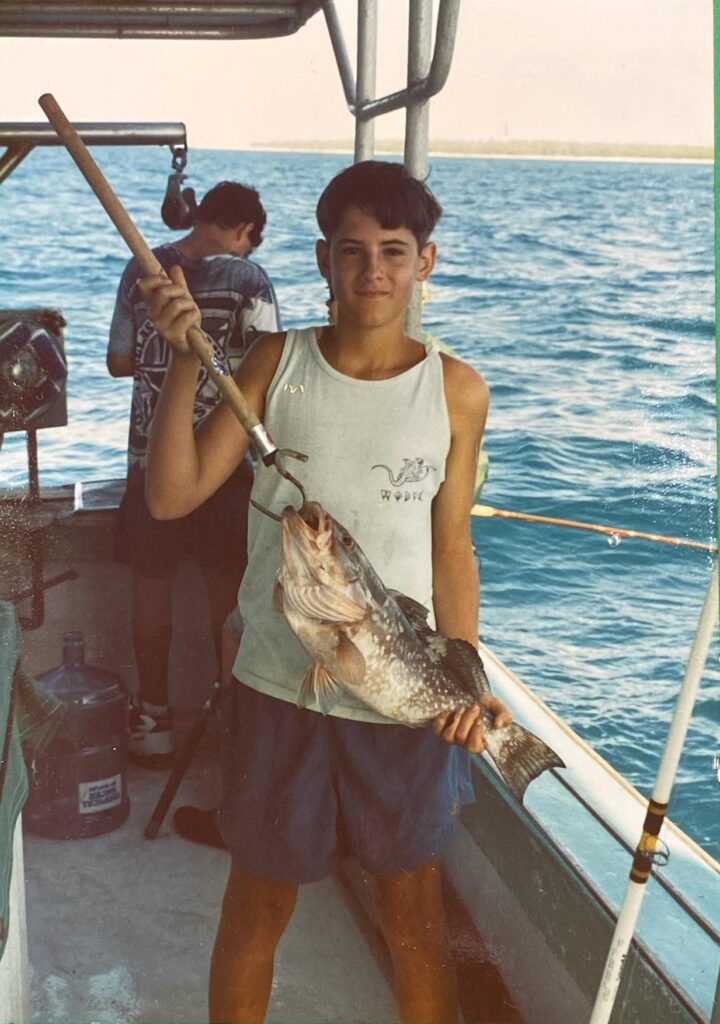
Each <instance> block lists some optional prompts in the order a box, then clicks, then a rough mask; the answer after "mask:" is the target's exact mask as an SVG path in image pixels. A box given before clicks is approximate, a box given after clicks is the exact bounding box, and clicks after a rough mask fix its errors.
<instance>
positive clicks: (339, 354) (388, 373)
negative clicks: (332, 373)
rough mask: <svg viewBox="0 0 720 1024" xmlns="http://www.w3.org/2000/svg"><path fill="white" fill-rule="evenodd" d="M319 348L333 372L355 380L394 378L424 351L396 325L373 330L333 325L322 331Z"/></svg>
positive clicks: (413, 362)
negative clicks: (335, 371)
mask: <svg viewBox="0 0 720 1024" xmlns="http://www.w3.org/2000/svg"><path fill="white" fill-rule="evenodd" d="M319 345H320V350H321V352H322V354H323V356H324V357H325V359H326V360H327V361H328V362H329V363H330V365H331V366H332V367H333V368H334V369H335V370H337V371H338V372H339V373H342V374H345V376H347V377H355V378H357V379H358V380H385V379H387V378H389V377H396V376H398V374H400V373H404V372H405V371H406V370H409V369H411V368H412V367H413V366H415V365H416V364H417V363H419V362H421V361H422V360H423V359H424V358H425V352H426V350H425V346H424V345H423V344H422V343H421V342H419V341H415V339H414V338H410V337H409V336H408V335H407V334H406V333H405V329H404V325H403V324H400V323H397V324H388V325H383V326H382V327H377V328H367V327H352V326H349V325H345V324H342V323H340V324H333V325H332V326H331V327H326V328H324V329H323V332H322V335H321V337H320V340H319Z"/></svg>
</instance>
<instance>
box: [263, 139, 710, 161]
mask: <svg viewBox="0 0 720 1024" xmlns="http://www.w3.org/2000/svg"><path fill="white" fill-rule="evenodd" d="M248 148H249V149H250V150H253V151H259V152H288V153H290V152H292V153H328V154H338V155H340V154H342V155H346V154H348V153H352V152H353V144H352V142H350V141H346V140H331V141H313V142H308V141H302V140H284V141H281V142H254V143H251V144H250V146H249V147H248ZM375 151H376V153H377V154H378V155H380V154H383V155H388V156H389V155H393V156H397V155H402V152H403V146H402V143H400V142H397V141H388V140H379V141H378V142H377V143H376V145H375ZM429 155H430V156H431V157H433V156H434V157H442V156H447V157H456V158H457V157H460V158H472V157H475V158H478V157H480V158H487V159H492V160H587V161H602V162H608V163H623V162H632V163H712V161H713V150H712V147H711V146H651V145H644V144H637V145H631V144H628V145H623V144H620V143H618V144H610V143H606V144H604V143H580V142H577V143H573V142H546V141H540V142H537V141H517V142H499V141H497V140H489V141H487V142H453V141H447V142H442V141H440V142H431V143H430V147H429Z"/></svg>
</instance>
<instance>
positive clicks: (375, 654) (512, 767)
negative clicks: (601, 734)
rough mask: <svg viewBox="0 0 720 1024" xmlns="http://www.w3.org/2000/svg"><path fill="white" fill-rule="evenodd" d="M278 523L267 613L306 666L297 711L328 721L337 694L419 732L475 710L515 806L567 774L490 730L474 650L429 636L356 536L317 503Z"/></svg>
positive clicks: (556, 762) (523, 736)
mask: <svg viewBox="0 0 720 1024" xmlns="http://www.w3.org/2000/svg"><path fill="white" fill-rule="evenodd" d="M280 522H281V534H282V541H281V543H282V556H281V562H280V568H279V570H278V572H277V575H276V577H275V581H274V586H273V606H274V607H275V608H276V609H277V610H278V611H279V612H281V613H282V614H283V615H284V616H285V619H286V621H287V623H288V625H289V627H290V629H291V630H292V632H293V633H294V634H295V636H296V637H297V639H298V640H299V641H300V643H301V644H302V646H303V648H304V649H305V651H306V652H307V654H308V655H309V657H310V658H311V659H312V664H311V665H310V667H309V668H308V670H307V672H306V674H305V676H304V677H303V679H302V682H301V683H300V687H299V691H298V697H297V703H298V705H299V706H300V707H308V706H309V705H311V704H315V705H317V706H319V709H320V710H321V711H322V712H323V714H328V713H329V712H331V711H332V709H333V707H334V706H335V705H336V703H337V701H338V700H339V698H340V697H341V696H342V694H343V691H345V692H347V693H349V694H352V695H353V696H355V697H356V698H359V699H360V700H361V701H362V702H363V703H364V704H366V705H367V706H368V707H369V708H372V709H373V710H375V711H377V712H379V713H380V714H381V715H384V716H385V717H387V718H390V719H392V720H394V721H396V722H399V723H401V724H403V725H406V726H409V727H411V728H421V727H423V726H427V725H428V724H429V723H430V722H431V721H432V720H433V719H434V718H435V716H436V715H439V714H441V713H443V712H447V711H451V710H454V709H455V708H457V707H460V706H466V707H468V706H472V705H474V704H478V703H479V705H480V709H481V716H482V720H483V722H484V724H485V733H484V742H485V749H486V751H487V753H488V754H489V755H490V757H491V758H492V760H493V761H494V763H495V766H496V768H497V770H498V772H499V774H500V776H501V777H502V779H503V780H504V782H505V784H506V785H507V787H508V788H509V790H510V791H511V792H512V793H513V794H514V795H515V796H516V797H517V799H518V800H519V801H520V803H522V801H523V796H524V794H525V790H526V788H527V786H528V785H529V783H530V782H532V780H533V779H535V778H537V777H538V776H539V775H540V774H541V773H542V772H543V771H545V770H546V769H548V768H553V767H555V768H564V767H565V765H564V762H563V761H562V760H561V758H560V757H558V755H557V754H556V753H555V751H554V750H552V749H551V748H550V747H549V746H548V745H547V744H546V743H545V742H543V740H541V739H540V738H539V737H537V736H535V735H534V734H533V733H531V732H530V731H529V730H527V729H525V728H524V727H523V726H522V725H519V724H517V723H515V722H513V723H511V724H509V725H504V726H501V727H499V728H497V729H495V728H493V727H492V726H493V720H494V716H493V714H492V713H491V712H490V711H489V710H488V709H487V708H486V707H484V705H483V698H484V697H486V696H487V695H488V694H490V693H491V690H490V684H489V682H488V678H487V675H486V674H485V669H484V667H483V662H482V659H481V657H480V655H479V653H478V651H477V650H476V649H475V647H474V646H473V645H472V644H470V643H468V642H467V641H466V640H461V639H452V638H449V637H447V636H444V635H443V634H442V633H439V632H436V631H435V630H433V629H432V628H431V627H430V625H429V624H428V610H427V608H426V607H425V606H424V605H422V604H420V603H419V602H418V601H415V600H414V599H413V598H411V597H408V596H407V595H404V594H401V593H399V592H398V591H396V590H392V589H388V588H386V587H385V585H384V584H383V582H382V580H381V579H380V577H379V576H378V574H377V573H376V572H375V570H374V569H373V567H372V565H371V564H370V562H369V560H368V559H367V558H366V556H365V555H364V554H363V552H362V549H361V548H360V546H359V545H358V543H357V541H356V540H355V539H354V537H353V536H352V535H351V534H350V533H349V531H348V530H346V529H345V528H344V527H343V526H342V524H341V523H339V522H338V521H337V520H336V519H334V518H333V516H331V515H330V513H329V512H327V511H326V510H325V509H324V508H323V507H322V505H321V504H320V503H319V502H316V501H307V502H303V505H302V507H301V508H300V509H299V510H297V509H295V508H293V507H292V506H290V505H289V506H287V507H286V508H285V509H284V511H283V513H282V515H281V517H280Z"/></svg>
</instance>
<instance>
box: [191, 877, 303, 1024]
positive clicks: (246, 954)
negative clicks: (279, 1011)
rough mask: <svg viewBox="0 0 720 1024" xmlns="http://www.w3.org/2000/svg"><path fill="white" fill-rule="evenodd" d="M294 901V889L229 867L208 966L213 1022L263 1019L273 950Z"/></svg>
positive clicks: (255, 1023)
mask: <svg viewBox="0 0 720 1024" xmlns="http://www.w3.org/2000/svg"><path fill="white" fill-rule="evenodd" d="M296 898H297V886H296V885H286V884H284V883H282V882H271V881H268V880H266V879H263V878H256V877H253V876H252V875H247V874H245V873H244V872H242V871H240V870H239V869H237V868H236V867H234V866H233V867H232V868H231V869H230V877H229V878H228V882H227V887H226V889H225V897H224V899H223V907H222V914H221V916H220V924H219V926H218V931H217V936H216V937H215V946H214V949H213V954H212V962H211V965H210V1022H211V1024H261V1022H262V1021H263V1020H264V1019H265V1013H266V1011H267V1007H268V1002H269V1001H270V989H271V987H272V978H273V966H274V962H275V948H276V946H277V944H278V941H279V940H280V936H281V935H282V933H283V932H284V931H285V926H286V925H287V923H288V921H289V920H290V917H291V915H292V912H293V908H294V906H295V900H296Z"/></svg>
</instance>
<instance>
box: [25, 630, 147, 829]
mask: <svg viewBox="0 0 720 1024" xmlns="http://www.w3.org/2000/svg"><path fill="white" fill-rule="evenodd" d="M36 681H37V682H38V683H39V685H40V686H42V687H43V688H44V689H46V690H47V691H48V692H49V693H51V694H53V696H54V697H57V698H58V699H59V700H61V701H62V702H63V704H64V705H65V708H66V711H65V714H64V716H63V720H62V722H61V723H60V726H59V728H58V730H57V732H56V733H55V736H54V737H53V739H52V741H51V743H50V744H49V746H48V747H47V748H46V749H45V750H44V751H43V752H42V754H40V755H38V757H37V759H36V760H35V763H34V765H30V766H29V774H30V794H29V796H28V799H27V802H26V804H25V809H24V811H23V825H24V827H25V828H26V829H27V831H28V832H34V833H35V834H36V835H40V836H47V837H49V838H52V839H83V838H85V837H88V836H97V835H102V834H103V833H104V832H110V831H112V829H115V828H117V827H118V826H119V825H122V823H123V822H124V821H125V820H126V818H127V816H128V814H129V813H130V801H129V799H128V795H127V749H128V728H127V695H126V693H125V690H124V688H123V685H122V681H121V680H120V677H119V676H116V675H114V674H113V673H112V672H107V671H105V670H104V669H101V668H95V667H93V666H92V665H86V664H85V644H84V641H83V635H82V633H78V632H73V633H65V635H64V636H63V661H62V664H61V665H58V666H57V667H56V668H53V669H50V671H49V672H45V673H44V674H43V675H41V676H38V677H37V679H36Z"/></svg>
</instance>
